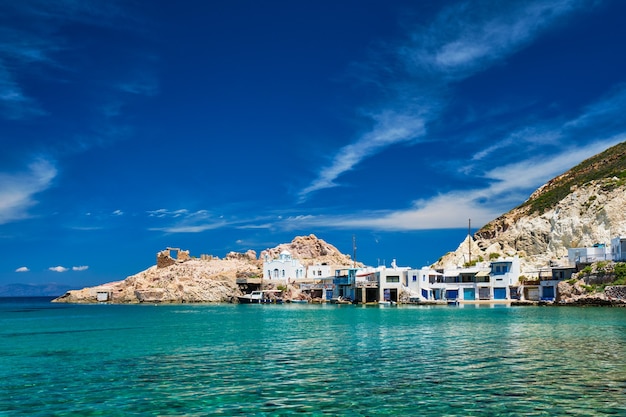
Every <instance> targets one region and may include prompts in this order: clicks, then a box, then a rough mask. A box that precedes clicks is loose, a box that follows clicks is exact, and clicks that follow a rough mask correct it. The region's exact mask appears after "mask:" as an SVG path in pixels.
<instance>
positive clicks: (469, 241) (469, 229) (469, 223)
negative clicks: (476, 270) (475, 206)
mask: <svg viewBox="0 0 626 417" xmlns="http://www.w3.org/2000/svg"><path fill="white" fill-rule="evenodd" d="M467 237H468V239H467V247H468V248H469V266H472V219H468V221H467Z"/></svg>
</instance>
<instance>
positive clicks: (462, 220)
mask: <svg viewBox="0 0 626 417" xmlns="http://www.w3.org/2000/svg"><path fill="white" fill-rule="evenodd" d="M624 141H626V132H624V133H622V134H620V135H616V136H613V137H610V138H606V139H599V140H596V141H594V142H592V143H589V144H587V145H584V146H578V147H577V146H575V145H571V146H568V147H562V148H561V149H560V151H559V153H555V154H553V155H535V156H529V157H527V159H524V160H520V161H518V162H515V163H512V164H508V165H505V166H501V167H497V168H493V169H491V170H489V171H487V172H485V173H484V176H485V178H486V179H487V180H488V181H489V182H488V185H487V186H485V187H482V188H474V189H467V190H452V191H450V192H447V193H442V194H439V195H436V196H434V197H432V198H425V199H419V200H416V201H415V202H414V203H413V204H412V206H411V207H409V208H407V209H400V210H378V211H366V212H356V213H351V214H347V215H299V216H291V217H286V218H285V219H284V220H282V221H279V222H277V224H276V227H282V228H284V229H286V230H292V229H307V228H313V229H323V228H334V229H375V230H385V231H409V230H425V229H449V228H463V227H466V226H467V220H468V219H471V220H472V224H474V225H476V226H477V227H480V226H482V225H484V224H486V223H488V222H489V221H491V220H493V219H495V218H497V217H498V216H500V215H502V213H504V212H506V211H508V210H510V209H512V208H513V207H515V206H517V205H518V204H519V203H520V202H521V201H523V200H524V199H525V198H527V197H528V196H529V195H530V193H531V192H532V191H534V190H535V189H536V188H538V187H539V186H540V185H542V184H544V183H545V182H547V181H548V180H550V179H552V178H554V177H556V176H558V175H560V174H562V173H564V172H565V171H567V170H568V169H570V168H572V167H574V166H575V165H577V164H578V163H580V162H582V161H583V160H585V159H587V158H589V157H591V156H593V155H596V154H598V153H600V152H602V151H604V150H605V149H607V148H609V147H611V146H614V145H616V144H618V143H621V142H624Z"/></svg>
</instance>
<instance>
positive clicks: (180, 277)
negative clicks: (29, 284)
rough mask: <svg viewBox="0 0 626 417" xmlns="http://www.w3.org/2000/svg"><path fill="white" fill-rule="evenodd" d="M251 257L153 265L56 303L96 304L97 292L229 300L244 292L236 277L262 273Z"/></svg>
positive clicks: (123, 299)
mask: <svg viewBox="0 0 626 417" xmlns="http://www.w3.org/2000/svg"><path fill="white" fill-rule="evenodd" d="M260 273H261V271H260V270H259V267H258V263H257V262H256V260H255V261H252V259H250V258H246V259H238V258H237V257H231V258H229V259H211V260H199V259H190V260H188V261H185V262H181V263H175V264H172V265H170V266H167V267H161V268H159V267H157V266H152V267H150V268H148V269H146V270H145V271H142V272H140V273H138V274H136V275H132V276H129V277H128V278H126V279H125V280H123V281H117V282H111V283H108V284H103V285H100V286H97V287H91V288H84V289H82V290H74V291H68V292H67V293H66V294H65V295H63V296H61V297H59V298H57V299H56V300H54V301H56V302H68V303H93V302H97V294H98V293H99V292H100V293H107V294H109V299H108V300H107V301H110V302H113V303H200V302H227V301H231V300H232V298H233V297H236V296H237V295H240V294H241V293H240V291H239V288H238V287H237V284H236V278H237V277H238V276H239V275H241V274H245V275H248V276H250V275H255V274H260Z"/></svg>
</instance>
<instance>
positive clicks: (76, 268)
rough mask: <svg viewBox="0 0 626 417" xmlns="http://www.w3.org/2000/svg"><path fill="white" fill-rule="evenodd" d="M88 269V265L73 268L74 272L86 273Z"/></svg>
mask: <svg viewBox="0 0 626 417" xmlns="http://www.w3.org/2000/svg"><path fill="white" fill-rule="evenodd" d="M88 269H89V266H87V265H81V266H73V267H72V271H86V270H88Z"/></svg>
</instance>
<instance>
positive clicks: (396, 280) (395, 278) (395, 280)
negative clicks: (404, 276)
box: [385, 275, 400, 282]
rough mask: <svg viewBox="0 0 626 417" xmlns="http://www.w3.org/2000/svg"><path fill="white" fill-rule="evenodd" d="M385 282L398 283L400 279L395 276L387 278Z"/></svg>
mask: <svg viewBox="0 0 626 417" xmlns="http://www.w3.org/2000/svg"><path fill="white" fill-rule="evenodd" d="M385 281H386V282H400V277H399V276H397V275H394V276H389V277H387V278H386V279H385Z"/></svg>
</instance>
